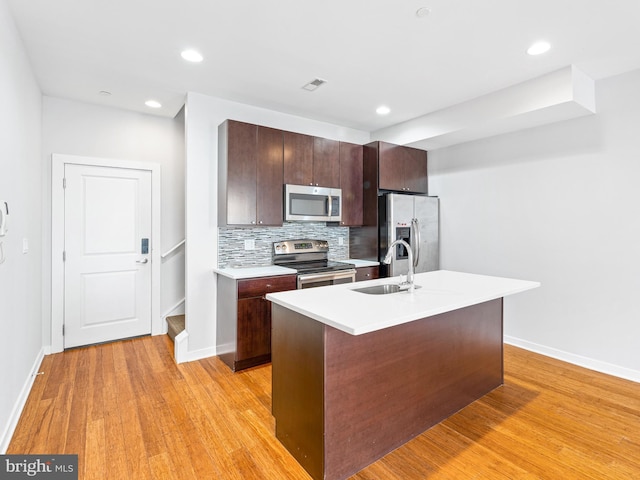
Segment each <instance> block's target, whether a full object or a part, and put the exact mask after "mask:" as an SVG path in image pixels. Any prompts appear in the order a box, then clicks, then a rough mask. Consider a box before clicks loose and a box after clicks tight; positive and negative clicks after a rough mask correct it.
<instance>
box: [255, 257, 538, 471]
mask: <svg viewBox="0 0 640 480" xmlns="http://www.w3.org/2000/svg"><path fill="white" fill-rule="evenodd" d="M398 280H399V279H398V278H395V279H394V278H385V279H378V280H372V281H368V282H359V283H351V284H343V285H335V286H331V287H319V288H312V289H306V290H294V291H289V292H280V293H274V294H268V295H267V299H268V300H270V301H271V302H272V375H273V390H272V402H273V404H272V405H273V406H272V410H273V415H274V417H275V419H276V437H277V438H278V439H279V440H280V442H282V444H283V445H284V446H285V447H286V448H287V449H288V450H289V451H290V452H291V454H292V455H293V456H294V457H295V458H296V459H297V460H298V462H299V463H300V464H301V465H302V466H303V467H304V468H305V469H306V470H307V472H308V473H309V474H310V475H311V476H312V477H313V478H314V479H329V480H338V479H344V478H347V477H349V476H350V475H353V474H354V473H356V472H358V471H359V470H361V469H362V468H364V467H366V466H367V465H369V464H370V463H372V462H374V461H376V460H377V459H379V458H381V457H382V456H384V455H385V454H386V453H388V452H390V451H392V450H394V449H395V448H397V447H399V446H400V445H402V444H404V443H405V442H407V441H408V440H410V439H411V438H413V437H415V436H416V435H419V434H420V433H422V432H423V431H425V430H427V429H428V428H430V427H431V426H433V425H435V424H437V423H438V422H440V421H442V420H444V419H445V418H447V417H448V416H450V415H452V414H453V413H455V412H457V411H458V410H460V409H462V408H464V407H465V406H466V405H468V404H470V403H471V402H473V401H475V400H477V399H478V398H480V397H482V396H483V395H485V394H486V393H488V392H490V391H491V390H493V389H494V388H496V387H498V386H500V385H501V384H502V383H503V364H502V298H503V297H504V296H507V295H511V294H515V293H519V292H523V291H526V290H529V289H532V288H536V287H538V286H539V283H537V282H529V281H523V280H513V279H507V278H500V277H489V276H484V275H472V274H465V273H458V272H450V271H442V270H441V271H437V272H429V273H421V274H418V275H416V276H415V284H416V285H417V286H418V287H419V288H417V289H416V290H415V292H413V293H409V292H406V291H405V292H397V293H392V294H387V295H370V294H366V293H362V292H358V291H357V289H360V288H363V287H369V286H375V285H381V284H389V283H398Z"/></svg>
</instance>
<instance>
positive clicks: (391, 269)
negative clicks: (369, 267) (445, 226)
mask: <svg viewBox="0 0 640 480" xmlns="http://www.w3.org/2000/svg"><path fill="white" fill-rule="evenodd" d="M378 202H379V203H378V215H379V217H378V229H379V230H378V235H379V238H378V245H379V254H378V258H379V260H380V261H382V259H383V258H384V257H385V254H386V253H387V248H388V246H389V245H390V244H391V243H392V242H393V241H395V240H397V239H399V238H401V239H403V240H404V241H405V242H407V243H408V244H409V245H411V249H412V251H413V264H414V272H415V273H420V272H429V271H432V270H439V269H440V246H439V238H440V220H439V210H440V208H439V200H438V197H427V196H423V195H404V194H399V193H388V194H385V195H382V196H381V197H379V198H378ZM380 267H381V268H382V271H381V273H382V274H383V275H381V276H384V275H386V276H389V277H395V276H398V275H406V274H407V272H408V270H409V254H408V252H407V249H406V248H405V247H404V246H403V245H396V247H395V253H394V255H393V259H392V261H391V264H389V265H384V264H381V265H380Z"/></svg>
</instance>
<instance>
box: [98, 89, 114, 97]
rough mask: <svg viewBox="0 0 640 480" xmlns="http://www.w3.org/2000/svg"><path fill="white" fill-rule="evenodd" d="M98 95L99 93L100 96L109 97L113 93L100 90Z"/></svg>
mask: <svg viewBox="0 0 640 480" xmlns="http://www.w3.org/2000/svg"><path fill="white" fill-rule="evenodd" d="M98 93H99V94H100V95H102V96H103V97H109V96H111V92H108V91H106V90H100V91H99V92H98Z"/></svg>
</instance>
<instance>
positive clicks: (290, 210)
mask: <svg viewBox="0 0 640 480" xmlns="http://www.w3.org/2000/svg"><path fill="white" fill-rule="evenodd" d="M284 219H285V220H286V221H289V222H291V221H302V222H339V221H340V220H342V189H340V188H328V187H314V186H310V185H285V188H284Z"/></svg>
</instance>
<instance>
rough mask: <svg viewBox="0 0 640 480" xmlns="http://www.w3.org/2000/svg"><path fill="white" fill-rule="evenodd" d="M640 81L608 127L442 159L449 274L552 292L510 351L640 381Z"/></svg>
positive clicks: (627, 88) (435, 182)
mask: <svg viewBox="0 0 640 480" xmlns="http://www.w3.org/2000/svg"><path fill="white" fill-rule="evenodd" d="M638 85H640V71H635V72H631V73H628V74H625V75H621V76H617V77H613V78H610V79H605V80H601V81H599V82H598V83H597V85H596V95H597V109H598V113H597V114H596V115H593V116H590V117H585V118H581V119H578V120H571V121H566V122H562V123H557V124H553V125H549V126H545V127H540V128H536V129H532V130H526V131H522V132H519V133H513V134H508V135H503V136H499V137H493V138H489V139H485V140H479V141H475V142H470V143H466V144H462V145H458V146H455V147H449V148H445V149H441V150H436V151H433V152H430V154H429V170H430V171H429V174H430V193H431V194H432V195H438V196H440V197H441V213H442V233H441V236H442V238H441V240H442V241H441V245H442V267H443V268H445V269H450V270H461V271H469V272H476V273H483V274H492V275H502V276H509V277H515V278H523V279H528V280H538V281H540V282H542V287H541V288H539V289H537V290H533V291H531V292H527V293H525V294H520V295H516V296H513V297H511V298H508V299H506V300H505V335H506V336H507V341H510V342H512V343H515V344H519V345H522V346H525V347H526V348H530V349H533V350H537V351H539V352H541V353H545V354H547V355H550V356H555V357H558V358H562V359H565V360H568V361H572V362H574V363H578V364H582V365H584V366H587V367H590V368H593V369H596V370H601V371H605V372H609V373H613V374H616V375H619V376H623V377H627V378H631V379H634V380H636V381H640V348H639V346H638V339H640V302H638V292H640V187H639V182H640V89H639V88H638Z"/></svg>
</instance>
